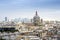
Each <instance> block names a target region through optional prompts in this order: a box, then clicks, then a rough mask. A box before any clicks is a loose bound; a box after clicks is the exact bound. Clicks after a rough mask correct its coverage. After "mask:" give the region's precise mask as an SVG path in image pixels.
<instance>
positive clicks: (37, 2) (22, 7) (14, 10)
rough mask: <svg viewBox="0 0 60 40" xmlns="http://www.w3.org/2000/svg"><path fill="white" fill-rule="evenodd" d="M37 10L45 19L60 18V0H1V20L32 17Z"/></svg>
mask: <svg viewBox="0 0 60 40" xmlns="http://www.w3.org/2000/svg"><path fill="white" fill-rule="evenodd" d="M36 10H37V11H38V14H39V16H40V17H41V18H43V19H44V20H60V0H0V20H2V19H4V17H8V18H9V19H12V18H19V17H20V18H32V17H33V16H34V15H35V11H36Z"/></svg>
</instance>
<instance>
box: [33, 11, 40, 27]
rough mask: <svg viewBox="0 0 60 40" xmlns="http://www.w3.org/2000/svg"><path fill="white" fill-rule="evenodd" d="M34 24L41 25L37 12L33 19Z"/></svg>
mask: <svg viewBox="0 0 60 40" xmlns="http://www.w3.org/2000/svg"><path fill="white" fill-rule="evenodd" d="M33 24H34V25H35V26H38V25H40V17H39V16H38V14H37V11H36V14H35V16H34V17H33Z"/></svg>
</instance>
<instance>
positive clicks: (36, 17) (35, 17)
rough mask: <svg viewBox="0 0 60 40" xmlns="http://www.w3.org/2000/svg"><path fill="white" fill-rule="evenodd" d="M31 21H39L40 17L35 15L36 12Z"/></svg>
mask: <svg viewBox="0 0 60 40" xmlns="http://www.w3.org/2000/svg"><path fill="white" fill-rule="evenodd" d="M33 19H36V20H39V19H40V17H39V16H38V14H37V11H36V14H35V16H34V17H33Z"/></svg>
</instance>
